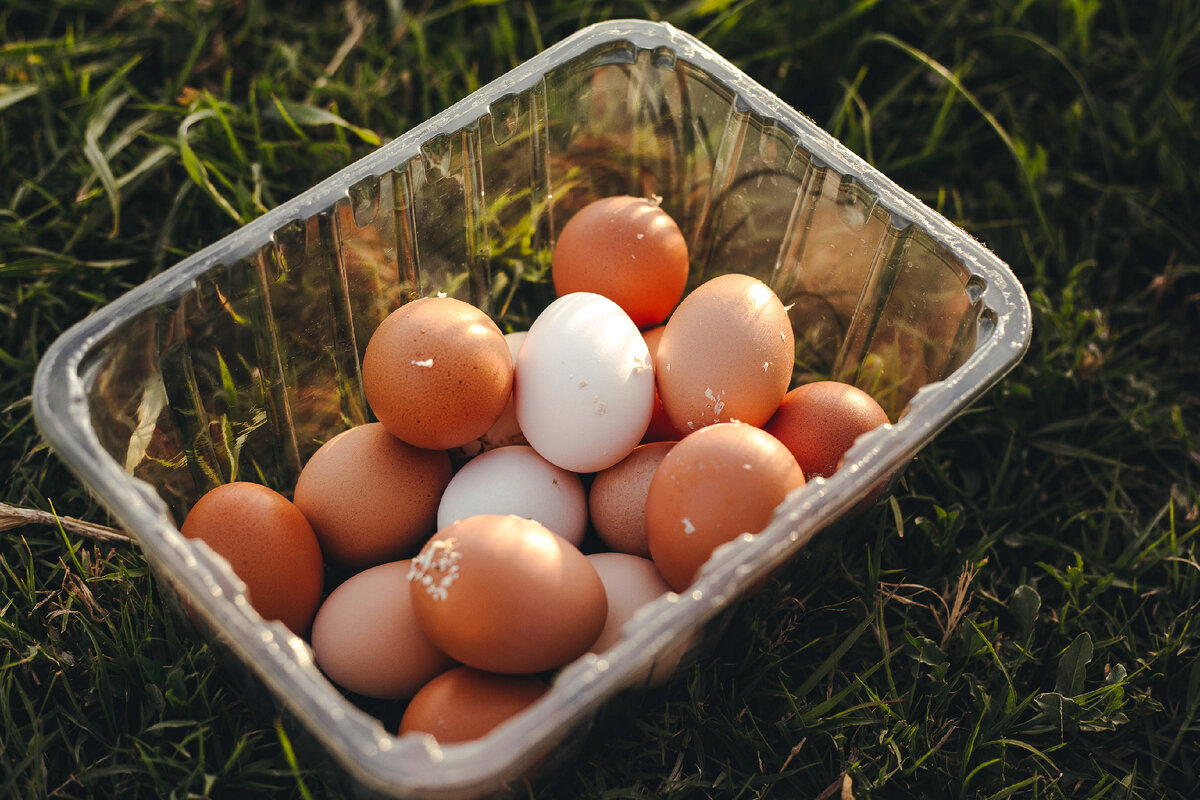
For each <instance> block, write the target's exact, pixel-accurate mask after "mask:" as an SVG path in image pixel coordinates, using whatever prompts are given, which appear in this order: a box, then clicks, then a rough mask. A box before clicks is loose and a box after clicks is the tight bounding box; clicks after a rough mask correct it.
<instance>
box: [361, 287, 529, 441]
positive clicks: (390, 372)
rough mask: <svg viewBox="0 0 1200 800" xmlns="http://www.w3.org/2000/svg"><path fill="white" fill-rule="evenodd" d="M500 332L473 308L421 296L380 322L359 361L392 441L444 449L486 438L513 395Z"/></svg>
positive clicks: (373, 407)
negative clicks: (398, 440) (484, 436)
mask: <svg viewBox="0 0 1200 800" xmlns="http://www.w3.org/2000/svg"><path fill="white" fill-rule="evenodd" d="M512 373H513V366H512V356H511V355H510V354H509V349H508V344H507V343H506V342H505V340H504V334H503V333H501V332H500V329H499V328H498V327H496V323H494V322H492V320H491V318H489V317H488V316H487V315H486V314H484V313H483V312H482V311H480V310H479V309H478V308H476V307H475V306H473V305H471V304H469V303H464V302H463V301H461V300H455V299H454V298H452V297H423V298H421V299H419V300H414V301H413V302H411V303H407V304H406V305H403V306H401V307H400V308H398V309H396V310H395V311H393V312H392V313H391V314H389V315H388V316H387V318H386V319H384V321H383V322H381V323H380V324H379V327H378V328H376V329H375V333H374V334H372V336H371V340H370V341H369V342H368V343H367V350H366V353H365V354H364V355H363V363H362V375H363V390H364V392H365V393H366V396H367V403H368V404H369V405H370V406H371V411H373V412H374V413H375V416H376V417H377V418H378V419H379V421H380V422H381V423H383V426H384V427H385V428H387V429H388V430H389V431H390V432H391V433H392V434H393V435H394V436H397V437H398V438H400V439H403V440H404V441H406V442H408V443H409V444H411V445H415V446H417V447H424V448H427V449H431V450H446V449H450V448H453V447H460V446H462V445H465V444H467V443H468V442H471V441H472V440H474V439H477V438H479V437H480V436H482V435H483V434H485V433H486V432H487V431H488V429H489V428H491V426H492V424H493V423H495V422H496V420H497V419H499V417H500V414H501V413H502V412H503V411H504V407H505V405H506V404H507V403H508V400H509V397H510V396H511V394H512Z"/></svg>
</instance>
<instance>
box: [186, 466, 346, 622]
mask: <svg viewBox="0 0 1200 800" xmlns="http://www.w3.org/2000/svg"><path fill="white" fill-rule="evenodd" d="M180 532H181V533H182V534H183V535H184V536H187V537H188V538H190V539H202V540H204V542H205V543H206V544H207V545H208V546H209V547H211V548H212V549H213V550H214V551H215V552H216V553H217V554H219V555H221V556H223V557H224V558H225V560H226V561H228V562H229V566H230V567H232V568H233V571H234V574H236V575H237V576H238V577H239V578H240V579H241V580H242V582H244V583H245V584H246V589H247V591H248V592H249V599H250V605H252V606H253V607H254V609H255V610H256V611H258V613H259V614H261V615H262V616H263V618H264V619H268V620H279V621H281V622H282V623H283V624H284V625H287V626H288V627H289V628H290V629H291V630H292V632H293V633H295V634H297V635H299V636H305V635H307V634H308V629H309V625H310V624H311V623H312V618H313V614H315V613H316V610H317V606H318V604H320V602H321V590H322V585H323V582H324V571H323V567H322V563H321V548H320V546H319V545H318V544H317V537H316V536H315V535H314V534H313V529H312V527H311V526H310V525H309V523H308V520H307V519H305V517H304V515H303V514H302V513H300V510H299V509H298V508H296V506H295V505H293V504H292V502H291V501H290V500H288V499H287V498H286V497H284V496H283V495H281V494H279V493H278V492H276V491H274V490H272V489H268V488H267V487H266V486H261V485H259V484H257V483H246V482H240V481H239V482H234V483H227V484H224V485H222V486H218V487H216V488H215V489H213V490H211V491H209V492H208V493H207V494H205V495H204V496H203V497H201V498H200V499H199V500H198V501H197V502H196V505H194V506H192V510H191V511H190V512H189V513H188V515H187V518H186V519H184V521H183V525H182V527H180Z"/></svg>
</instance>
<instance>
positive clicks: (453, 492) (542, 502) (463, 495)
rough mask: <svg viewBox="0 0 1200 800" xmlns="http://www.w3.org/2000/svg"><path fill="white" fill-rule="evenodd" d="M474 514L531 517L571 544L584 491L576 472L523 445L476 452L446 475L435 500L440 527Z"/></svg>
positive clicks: (583, 526)
mask: <svg viewBox="0 0 1200 800" xmlns="http://www.w3.org/2000/svg"><path fill="white" fill-rule="evenodd" d="M476 514H516V515H517V516H519V517H527V518H529V519H532V520H537V521H538V522H540V523H541V524H542V525H545V526H546V527H547V528H549V529H550V530H552V531H554V532H555V533H557V534H558V535H559V536H561V537H563V538H564V539H566V540H567V541H568V542H570V543H571V544H573V545H576V546H578V545H579V543H580V542H582V541H583V534H584V533H585V531H586V530H587V523H588V509H587V494H586V493H585V492H584V489H583V482H582V481H581V480H580V479H579V476H578V475H577V474H576V473H574V472H570V471H568V470H565V469H563V468H562V467H556V466H555V465H553V464H551V463H550V462H549V461H547V460H546V459H544V458H542V457H541V456H540V455H538V454H537V451H536V450H534V449H533V448H532V447H529V446H526V445H510V446H508V447H500V448H497V449H495V450H489V451H487V452H486V453H481V454H480V455H478V456H476V457H475V458H473V459H471V460H470V461H468V462H467V463H466V464H464V465H463V467H462V468H461V469H460V470H459V471H458V472H457V473H456V474H455V475H454V477H453V478H451V479H450V483H449V484H448V485H447V486H446V490H445V491H444V492H443V493H442V500H441V503H440V504H439V506H438V517H437V526H438V529H439V530H440V529H441V528H444V527H446V526H447V525H450V524H451V523H453V522H457V521H458V520H460V519H465V518H466V517H473V516H475V515H476Z"/></svg>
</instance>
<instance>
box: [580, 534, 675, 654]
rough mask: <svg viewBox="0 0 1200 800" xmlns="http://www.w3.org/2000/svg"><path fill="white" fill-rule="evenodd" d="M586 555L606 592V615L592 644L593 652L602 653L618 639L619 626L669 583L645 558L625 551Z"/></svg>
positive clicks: (660, 594) (651, 562)
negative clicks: (602, 627)
mask: <svg viewBox="0 0 1200 800" xmlns="http://www.w3.org/2000/svg"><path fill="white" fill-rule="evenodd" d="M587 558H588V561H590V562H591V564H592V567H594V568H595V570H596V572H597V573H598V574H599V575H600V580H601V581H603V582H604V590H605V593H606V594H607V596H608V618H607V620H606V622H605V625H604V630H603V631H602V632H601V633H600V637H599V638H598V639H596V642H595V643H594V644H593V645H592V647H591V651H592V652H593V653H603V652H604V651H605V650H607V649H608V648H610V647H612V646H613V645H614V644H616V643H617V642H618V641H620V639H621V628H622V627H623V626H624V625H625V623H626V622H628V621H629V620H630V619H632V617H633V615H634V614H636V613H637V612H638V611H639V610H640V609H641V608H642V606H644V605H646V604H647V603H649V602H650V601H651V600H656V599H658V598H659V597H661V596H662V595H664V594H666V593H667V592H669V591H671V587H670V586H669V585H667V582H666V580H665V579H664V578H663V576H662V573H660V572H659V571H658V567H656V566H654V562H653V561H651V560H650V559H648V558H642V557H641V556H633V555H629V554H628V553H592V554H591V555H589V556H588V557H587Z"/></svg>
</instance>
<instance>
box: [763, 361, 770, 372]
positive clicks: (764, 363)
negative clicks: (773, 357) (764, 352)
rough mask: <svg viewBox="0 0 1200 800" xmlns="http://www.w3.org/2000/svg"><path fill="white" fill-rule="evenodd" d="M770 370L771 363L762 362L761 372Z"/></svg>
mask: <svg viewBox="0 0 1200 800" xmlns="http://www.w3.org/2000/svg"><path fill="white" fill-rule="evenodd" d="M770 368H771V362H770V361H764V362H763V372H766V371H768V370H769V369H770Z"/></svg>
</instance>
